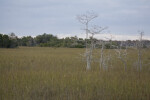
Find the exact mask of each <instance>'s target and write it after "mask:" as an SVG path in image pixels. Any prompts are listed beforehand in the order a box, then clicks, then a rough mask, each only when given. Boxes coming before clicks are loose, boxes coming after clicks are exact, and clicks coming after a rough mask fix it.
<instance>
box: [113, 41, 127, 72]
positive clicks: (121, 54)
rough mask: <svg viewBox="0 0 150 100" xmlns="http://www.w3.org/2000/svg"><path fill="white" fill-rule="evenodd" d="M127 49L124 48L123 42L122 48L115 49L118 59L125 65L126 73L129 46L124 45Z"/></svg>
mask: <svg viewBox="0 0 150 100" xmlns="http://www.w3.org/2000/svg"><path fill="white" fill-rule="evenodd" d="M124 46H125V47H124V48H122V47H123V42H121V44H120V46H119V47H117V49H115V51H116V53H117V56H118V58H119V59H120V60H121V62H122V63H123V65H124V70H125V71H126V70H127V61H126V57H127V45H126V43H125V45H124Z"/></svg>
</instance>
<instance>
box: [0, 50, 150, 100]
mask: <svg viewBox="0 0 150 100" xmlns="http://www.w3.org/2000/svg"><path fill="white" fill-rule="evenodd" d="M84 51H85V49H71V48H40V47H20V48H17V49H0V100H150V65H146V64H147V63H149V62H150V50H149V49H144V50H143V65H144V66H143V68H142V71H141V72H138V71H137V70H136V67H135V66H134V64H133V63H134V62H135V61H136V60H137V51H136V50H134V49H130V50H128V56H127V62H128V63H127V71H124V68H123V64H122V63H121V62H120V60H119V59H117V57H116V56H115V55H114V54H115V53H114V50H110V52H112V53H111V54H112V55H113V59H112V66H111V67H108V70H100V69H99V62H93V63H92V69H91V70H89V71H86V63H85V62H84V61H83V59H82V57H81V56H80V53H83V52H84ZM108 51H109V50H106V53H107V52H108ZM96 52H97V54H95V58H98V57H99V53H100V50H96Z"/></svg>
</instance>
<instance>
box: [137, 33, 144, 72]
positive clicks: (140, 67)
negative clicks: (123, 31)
mask: <svg viewBox="0 0 150 100" xmlns="http://www.w3.org/2000/svg"><path fill="white" fill-rule="evenodd" d="M143 35H144V32H140V37H139V41H137V50H138V62H137V70H138V71H141V70H142V48H143Z"/></svg>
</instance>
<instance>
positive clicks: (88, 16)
mask: <svg viewBox="0 0 150 100" xmlns="http://www.w3.org/2000/svg"><path fill="white" fill-rule="evenodd" d="M96 17H98V15H97V14H95V13H93V12H87V13H86V14H82V15H78V16H77V20H78V21H79V22H80V23H82V24H84V25H85V33H86V39H85V41H86V43H85V44H86V50H85V56H86V63H87V67H86V69H87V70H89V69H91V59H92V56H91V49H90V48H89V47H88V38H89V22H90V21H92V20H93V19H94V18H96Z"/></svg>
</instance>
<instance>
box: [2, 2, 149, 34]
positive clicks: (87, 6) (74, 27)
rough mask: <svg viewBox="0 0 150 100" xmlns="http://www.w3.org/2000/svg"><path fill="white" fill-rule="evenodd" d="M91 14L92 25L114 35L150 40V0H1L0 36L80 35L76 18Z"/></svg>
mask: <svg viewBox="0 0 150 100" xmlns="http://www.w3.org/2000/svg"><path fill="white" fill-rule="evenodd" d="M86 11H94V12H95V13H97V14H98V15H99V17H98V18H97V19H94V20H93V22H92V24H96V25H100V26H108V27H109V29H108V31H109V32H110V33H112V34H117V35H137V34H138V30H143V31H144V32H145V35H147V36H150V13H149V12H150V0H0V33H10V32H14V33H16V35H18V36H23V35H32V36H36V35H39V34H42V33H52V34H54V35H59V34H64V36H65V35H67V34H70V35H78V34H80V33H83V31H82V30H81V28H82V27H83V25H82V24H80V23H79V22H78V21H77V20H76V15H78V14H83V13H85V12H86Z"/></svg>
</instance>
